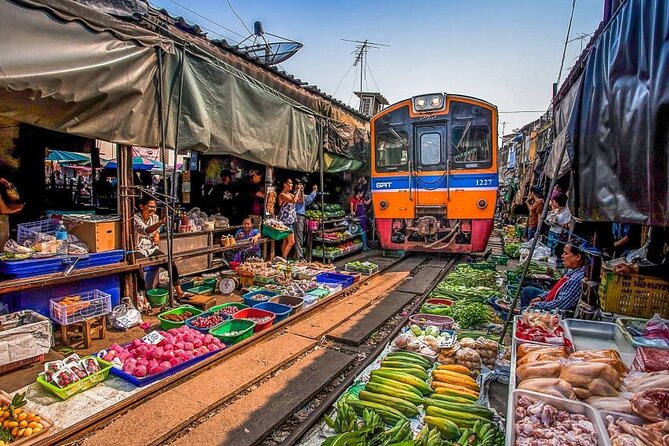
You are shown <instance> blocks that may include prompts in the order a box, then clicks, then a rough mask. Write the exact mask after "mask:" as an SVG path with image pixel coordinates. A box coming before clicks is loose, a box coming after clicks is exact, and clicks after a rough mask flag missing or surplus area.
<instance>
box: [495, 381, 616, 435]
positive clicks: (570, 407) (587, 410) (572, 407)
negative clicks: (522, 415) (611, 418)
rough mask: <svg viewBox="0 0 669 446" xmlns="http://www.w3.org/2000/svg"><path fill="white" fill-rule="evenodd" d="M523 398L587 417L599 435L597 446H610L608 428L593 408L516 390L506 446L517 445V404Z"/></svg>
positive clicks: (507, 421) (512, 394)
mask: <svg viewBox="0 0 669 446" xmlns="http://www.w3.org/2000/svg"><path fill="white" fill-rule="evenodd" d="M521 396H524V397H527V398H531V399H533V400H538V401H543V402H545V403H548V404H551V405H552V406H554V407H556V408H558V409H559V410H565V411H567V412H569V413H572V414H580V415H585V417H586V418H587V419H588V421H590V422H591V423H592V424H593V426H594V428H595V433H596V434H597V446H610V444H611V443H610V442H609V435H608V434H607V432H606V428H605V427H604V424H603V423H602V419H601V417H600V415H599V413H598V412H597V410H595V409H594V408H593V407H592V406H590V405H588V404H585V403H582V402H580V401H574V400H567V399H564V398H557V397H554V396H551V395H544V394H541V393H536V392H530V391H527V390H514V391H513V392H512V393H511V398H510V399H509V402H510V403H511V404H510V405H509V408H508V411H509V416H507V420H506V443H505V444H506V446H514V445H515V443H516V429H515V426H516V403H517V402H518V398H520V397H521ZM593 446H595V445H593Z"/></svg>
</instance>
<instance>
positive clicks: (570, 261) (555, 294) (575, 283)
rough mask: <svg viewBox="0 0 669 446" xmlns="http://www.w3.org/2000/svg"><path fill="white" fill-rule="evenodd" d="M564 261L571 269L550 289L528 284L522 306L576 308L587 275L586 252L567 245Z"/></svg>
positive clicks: (568, 309)
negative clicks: (545, 289) (582, 283)
mask: <svg viewBox="0 0 669 446" xmlns="http://www.w3.org/2000/svg"><path fill="white" fill-rule="evenodd" d="M562 261H563V262H564V266H565V267H566V268H567V269H568V270H569V271H567V274H565V276H564V277H563V278H561V279H560V280H558V282H557V283H556V284H555V285H553V288H551V290H550V291H544V290H542V289H540V288H536V287H533V286H528V287H525V288H523V291H522V293H521V296H520V302H521V308H526V307H528V306H529V307H532V308H535V309H537V310H549V311H550V310H563V311H570V310H574V309H575V308H576V305H577V304H578V301H579V299H580V297H581V282H582V281H583V277H584V276H585V263H586V262H585V261H586V257H585V253H584V252H583V251H582V250H581V249H580V248H578V247H577V246H574V245H566V246H565V247H564V250H563V251H562Z"/></svg>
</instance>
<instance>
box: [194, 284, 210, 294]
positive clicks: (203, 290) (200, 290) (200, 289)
mask: <svg viewBox="0 0 669 446" xmlns="http://www.w3.org/2000/svg"><path fill="white" fill-rule="evenodd" d="M188 292H189V293H193V294H211V293H213V292H214V288H213V287H210V286H207V285H202V286H196V287H193V288H191V289H189V290H188Z"/></svg>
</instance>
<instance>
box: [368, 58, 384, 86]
mask: <svg viewBox="0 0 669 446" xmlns="http://www.w3.org/2000/svg"><path fill="white" fill-rule="evenodd" d="M367 71H369V75H370V76H372V81H374V85H375V86H376V91H378V92H381V89H380V88H379V84H377V83H376V78H375V77H374V73H372V69H371V68H370V67H369V61H367Z"/></svg>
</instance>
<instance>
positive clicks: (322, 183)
mask: <svg viewBox="0 0 669 446" xmlns="http://www.w3.org/2000/svg"><path fill="white" fill-rule="evenodd" d="M324 123H325V124H327V121H325V120H323V119H321V122H320V124H321V125H320V126H319V127H320V128H319V130H318V164H319V171H320V172H319V173H320V188H321V252H322V253H323V262H325V214H324V210H323V209H324V208H325V174H324V166H323V164H324V163H325V160H324V154H323V125H324Z"/></svg>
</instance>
